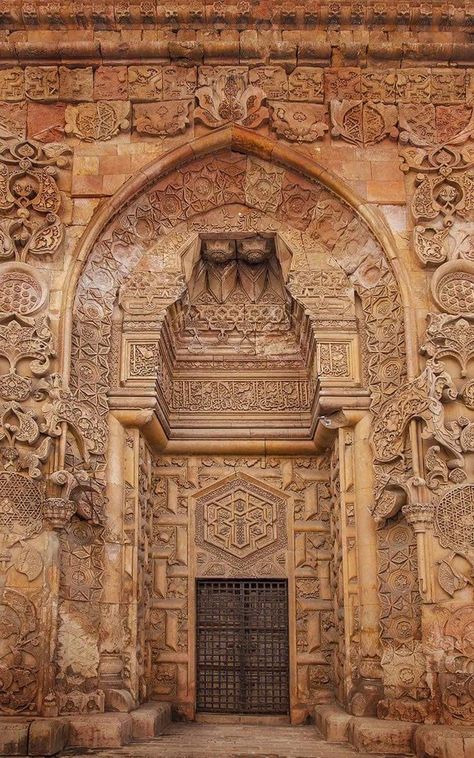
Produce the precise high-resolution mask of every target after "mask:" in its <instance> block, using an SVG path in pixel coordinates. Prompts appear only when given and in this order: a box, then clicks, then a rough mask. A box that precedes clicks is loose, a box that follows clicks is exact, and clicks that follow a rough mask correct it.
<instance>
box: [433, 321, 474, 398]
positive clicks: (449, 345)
mask: <svg viewBox="0 0 474 758" xmlns="http://www.w3.org/2000/svg"><path fill="white" fill-rule="evenodd" d="M421 352H422V353H423V354H425V355H427V356H429V357H430V358H434V359H435V360H437V361H440V360H443V358H452V359H454V360H455V361H456V363H457V364H458V365H459V368H460V370H461V377H462V378H465V377H466V376H467V374H468V364H469V362H470V361H471V360H472V359H473V358H474V315H470V314H468V313H466V314H463V315H462V316H453V315H451V314H445V313H429V314H428V326H427V328H426V334H425V342H424V344H423V345H422V347H421ZM469 384H470V382H469V381H468V382H467V383H466V387H468V386H469ZM463 392H465V390H463ZM468 396H469V390H468ZM466 405H469V404H468V403H466Z"/></svg>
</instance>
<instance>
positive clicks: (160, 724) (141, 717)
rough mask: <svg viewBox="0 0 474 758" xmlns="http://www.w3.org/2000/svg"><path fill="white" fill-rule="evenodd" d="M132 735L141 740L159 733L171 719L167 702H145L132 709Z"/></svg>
mask: <svg viewBox="0 0 474 758" xmlns="http://www.w3.org/2000/svg"><path fill="white" fill-rule="evenodd" d="M130 715H131V717H132V736H133V739H134V740H143V739H147V738H150V737H155V736H156V735H158V734H161V733H162V732H163V731H164V730H165V728H166V727H167V726H168V724H169V723H170V721H171V706H170V704H169V703H145V704H144V705H142V706H140V708H137V710H136V711H132V713H131V714H130Z"/></svg>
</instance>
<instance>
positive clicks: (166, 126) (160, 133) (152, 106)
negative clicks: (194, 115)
mask: <svg viewBox="0 0 474 758" xmlns="http://www.w3.org/2000/svg"><path fill="white" fill-rule="evenodd" d="M190 107H191V100H176V101H165V100H163V101H161V102H159V103H147V104H146V105H145V104H144V105H135V106H134V108H133V123H134V126H135V129H136V131H137V132H138V134H150V135H152V136H154V137H174V136H175V135H176V134H182V133H183V132H184V131H185V130H186V128H187V127H188V126H189V109H190Z"/></svg>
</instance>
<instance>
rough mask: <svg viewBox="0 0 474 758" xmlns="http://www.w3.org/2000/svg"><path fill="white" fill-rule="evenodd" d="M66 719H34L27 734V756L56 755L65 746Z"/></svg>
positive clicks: (66, 738)
mask: <svg viewBox="0 0 474 758" xmlns="http://www.w3.org/2000/svg"><path fill="white" fill-rule="evenodd" d="M68 736H69V723H68V720H67V719H35V720H34V721H32V722H31V725H30V730H29V734H28V755H38V756H46V755H56V754H57V753H59V752H60V751H61V750H63V749H64V748H65V746H66V745H67V741H68Z"/></svg>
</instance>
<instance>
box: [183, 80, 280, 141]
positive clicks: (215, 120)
mask: <svg viewBox="0 0 474 758" xmlns="http://www.w3.org/2000/svg"><path fill="white" fill-rule="evenodd" d="M265 97H266V95H265V92H264V91H263V90H262V89H261V88H260V87H256V86H255V85H247V86H246V82H245V78H244V76H243V75H242V74H240V73H236V74H234V73H229V74H227V73H221V74H220V75H218V76H217V78H216V79H215V81H214V82H213V84H212V85H206V86H204V87H199V88H198V89H197V90H196V98H197V101H198V103H199V106H198V107H197V108H196V109H195V111H194V118H195V119H196V121H202V123H203V124H205V125H206V126H209V127H211V128H215V127H218V126H224V125H225V124H229V123H236V124H241V125H242V126H246V127H248V128H255V127H257V126H260V124H262V123H263V122H264V121H266V120H267V119H268V109H267V108H265V107H264V106H263V104H262V103H263V101H264V100H265Z"/></svg>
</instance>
